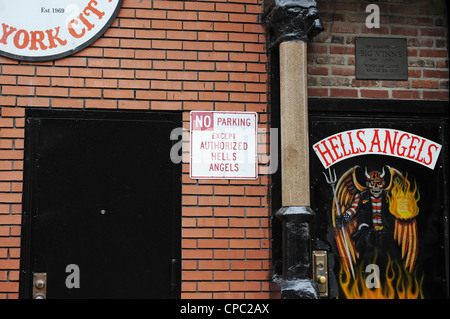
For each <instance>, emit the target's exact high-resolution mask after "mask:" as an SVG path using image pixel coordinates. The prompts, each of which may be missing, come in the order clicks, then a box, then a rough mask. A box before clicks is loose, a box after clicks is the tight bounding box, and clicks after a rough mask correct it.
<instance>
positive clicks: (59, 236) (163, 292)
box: [20, 111, 181, 298]
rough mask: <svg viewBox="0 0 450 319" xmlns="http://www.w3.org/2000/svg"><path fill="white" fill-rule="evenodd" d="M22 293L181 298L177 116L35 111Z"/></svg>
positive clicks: (30, 123) (30, 116)
mask: <svg viewBox="0 0 450 319" xmlns="http://www.w3.org/2000/svg"><path fill="white" fill-rule="evenodd" d="M26 123H27V124H26V154H25V156H26V166H25V186H24V214H23V230H22V239H23V241H22V254H21V257H22V264H21V279H20V282H21V286H20V296H21V297H22V298H31V297H33V296H32V294H33V288H32V287H33V274H34V273H45V274H46V276H47V284H46V296H47V298H173V297H175V298H177V297H179V294H180V289H179V286H180V270H179V267H180V263H179V261H180V240H181V239H180V238H181V234H180V233H181V231H180V218H181V207H180V202H181V191H180V177H181V170H180V168H179V166H180V165H176V164H174V163H172V161H171V160H170V150H171V148H172V146H173V143H174V142H173V141H171V140H170V133H171V131H172V130H173V129H174V128H176V127H178V126H180V124H181V116H180V114H175V113H155V112H152V113H150V114H147V113H146V114H142V113H133V112H84V111H83V112H80V111H61V112H58V111H40V112H37V111H30V112H28V113H27V119H26Z"/></svg>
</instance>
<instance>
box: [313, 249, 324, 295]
mask: <svg viewBox="0 0 450 319" xmlns="http://www.w3.org/2000/svg"><path fill="white" fill-rule="evenodd" d="M312 255H313V278H314V280H315V282H316V283H317V287H318V290H319V296H320V297H328V262H327V261H328V258H327V256H328V255H327V252H326V251H325V250H314V251H313V254H312Z"/></svg>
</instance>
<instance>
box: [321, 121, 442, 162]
mask: <svg viewBox="0 0 450 319" xmlns="http://www.w3.org/2000/svg"><path fill="white" fill-rule="evenodd" d="M313 147H314V151H315V152H316V154H317V155H318V157H319V158H320V160H321V162H322V164H323V165H324V166H325V167H329V166H331V165H333V164H334V163H336V162H338V161H340V160H342V159H345V158H348V157H352V156H356V155H363V154H380V155H390V156H395V157H400V158H405V159H407V160H411V161H415V162H417V163H420V164H422V165H425V166H434V163H435V162H436V158H437V156H438V155H439V151H440V149H441V145H439V144H436V143H434V142H432V141H430V140H428V139H426V138H423V137H420V136H417V135H414V134H411V133H407V132H402V131H397V130H391V129H361V130H353V131H347V132H342V133H339V134H335V135H333V136H330V137H328V138H326V139H323V140H322V141H320V142H318V143H316V144H315V145H314V146H313Z"/></svg>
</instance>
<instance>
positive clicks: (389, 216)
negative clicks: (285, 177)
mask: <svg viewBox="0 0 450 319" xmlns="http://www.w3.org/2000/svg"><path fill="white" fill-rule="evenodd" d="M445 130H446V127H445V123H443V122H441V121H439V120H437V119H430V120H426V119H418V118H416V119H411V120H408V121H405V120H404V119H400V118H398V119H396V118H390V119H388V118H380V119H373V118H371V119H368V118H367V119H364V118H359V119H355V118H354V117H352V118H351V120H350V119H349V118H346V117H342V118H327V117H325V116H322V117H321V116H316V117H312V121H311V123H310V131H311V147H312V149H313V151H314V152H312V153H313V154H315V155H312V156H311V162H312V164H311V165H312V167H311V169H312V171H311V176H312V185H313V192H312V201H311V202H312V206H313V207H312V208H313V209H314V210H315V212H316V219H315V222H314V226H313V227H314V230H315V231H314V233H315V235H316V238H314V246H315V249H324V250H327V251H328V257H329V263H330V269H329V272H330V273H329V278H330V285H329V286H330V293H329V295H330V297H331V298H347V299H356V298H364V299H371V298H376V299H378V298H405V299H416V298H445V297H446V294H447V292H446V283H445V281H446V276H448V274H447V275H446V266H445V264H446V258H448V256H447V257H446V254H448V251H446V250H448V247H446V246H447V244H446V240H447V239H446V236H447V235H445V233H446V227H448V225H447V221H446V216H447V215H446V214H447V213H446V208H445V207H444V206H445V202H446V196H447V195H446V194H445V191H446V187H445V182H444V181H445V179H446V177H445V174H444V171H445V170H444V167H443V163H444V157H445V156H446V154H445V152H443V145H444V144H445V143H446V141H445V140H444V139H445V138H444V135H445V134H444V132H445Z"/></svg>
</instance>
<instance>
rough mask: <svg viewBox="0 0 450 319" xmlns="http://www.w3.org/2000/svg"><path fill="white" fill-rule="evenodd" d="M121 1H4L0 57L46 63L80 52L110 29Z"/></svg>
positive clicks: (0, 8)
mask: <svg viewBox="0 0 450 319" xmlns="http://www.w3.org/2000/svg"><path fill="white" fill-rule="evenodd" d="M122 1H123V0H41V1H30V0H14V1H1V2H0V54H1V55H4V56H6V57H9V58H13V59H18V60H25V61H46V60H53V59H57V58H61V57H64V56H68V55H71V54H73V53H75V52H78V51H80V50H81V49H84V48H85V47H87V46H88V45H90V44H91V43H92V42H94V41H95V40H97V39H98V38H99V37H100V36H101V35H102V34H103V33H104V32H105V31H106V30H107V29H108V28H109V26H110V25H111V24H112V23H113V21H114V19H115V18H116V16H117V14H118V13H119V10H120V7H121V5H122Z"/></svg>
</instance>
